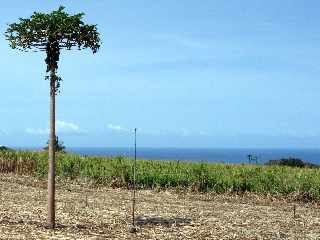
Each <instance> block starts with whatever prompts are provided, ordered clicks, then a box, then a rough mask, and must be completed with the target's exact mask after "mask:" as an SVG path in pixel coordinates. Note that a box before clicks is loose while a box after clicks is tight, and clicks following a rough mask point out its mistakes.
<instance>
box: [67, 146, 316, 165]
mask: <svg viewBox="0 0 320 240" xmlns="http://www.w3.org/2000/svg"><path fill="white" fill-rule="evenodd" d="M67 151H69V152H74V153H78V154H81V155H88V156H120V155H121V156H128V157H133V156H134V149H133V148H102V147H101V148H89V147H81V148H80V147H78V148H77V147H70V148H67ZM249 154H250V155H252V156H256V157H257V161H258V163H264V162H266V161H268V160H271V159H280V158H288V157H291V158H300V159H302V160H304V161H307V162H311V163H315V164H320V149H255V148H252V149H250V148H246V149H245V148H241V149H235V148H230V149H227V148H224V149H222V148H219V149H218V148H210V149H209V148H137V158H139V159H152V160H187V161H208V162H224V163H248V155H249Z"/></svg>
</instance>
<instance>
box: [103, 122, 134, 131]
mask: <svg viewBox="0 0 320 240" xmlns="http://www.w3.org/2000/svg"><path fill="white" fill-rule="evenodd" d="M107 128H108V129H110V130H112V131H115V132H130V131H131V130H130V129H128V128H124V127H122V126H120V125H114V124H111V123H109V124H108V125H107Z"/></svg>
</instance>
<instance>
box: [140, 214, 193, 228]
mask: <svg viewBox="0 0 320 240" xmlns="http://www.w3.org/2000/svg"><path fill="white" fill-rule="evenodd" d="M191 222H192V220H191V219H190V218H180V217H175V218H163V217H147V216H139V217H137V218H136V223H137V225H140V226H145V225H162V226H167V227H170V226H172V225H178V226H179V225H188V224H191Z"/></svg>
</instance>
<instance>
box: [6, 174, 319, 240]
mask: <svg viewBox="0 0 320 240" xmlns="http://www.w3.org/2000/svg"><path fill="white" fill-rule="evenodd" d="M0 183H1V185H0V239H28V240H29V239H320V208H319V206H318V204H316V203H302V202H300V203H297V202H288V200H286V199H280V198H277V199H274V198H272V197H260V196H257V195H243V196H237V195H216V194H199V193H190V192H181V191H180V192H178V191H177V190H170V191H169V190H168V191H155V190H140V191H138V193H137V206H136V207H137V211H136V219H135V220H136V230H137V231H136V232H135V233H131V232H130V230H131V223H132V214H131V211H132V210H131V209H132V202H131V197H132V192H131V191H129V190H125V189H112V188H105V187H93V186H91V185H90V183H85V182H79V181H78V182H76V181H72V182H71V181H70V182H66V181H58V187H57V195H56V198H57V215H56V219H57V227H56V229H55V230H50V229H47V228H46V227H45V222H46V193H47V192H46V182H44V181H40V180H38V179H36V178H32V177H23V176H15V175H8V174H0ZM294 206H296V214H295V216H294V211H293V209H294Z"/></svg>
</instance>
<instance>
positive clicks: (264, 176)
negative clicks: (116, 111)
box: [0, 151, 320, 200]
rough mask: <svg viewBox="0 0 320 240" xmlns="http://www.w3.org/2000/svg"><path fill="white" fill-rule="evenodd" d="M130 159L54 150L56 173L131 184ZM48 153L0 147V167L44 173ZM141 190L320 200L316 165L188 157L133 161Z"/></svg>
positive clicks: (100, 182) (98, 181) (20, 172)
mask: <svg viewBox="0 0 320 240" xmlns="http://www.w3.org/2000/svg"><path fill="white" fill-rule="evenodd" d="M132 167H133V160H132V159H130V158H127V157H121V156H119V157H84V156H80V155H77V154H70V153H58V154H57V163H56V173H57V175H58V176H60V177H62V178H70V179H75V178H86V179H90V180H92V181H94V182H95V183H97V184H103V185H108V186H112V187H125V188H131V186H132V184H133V171H132ZM47 169H48V154H47V153H46V152H24V151H16V152H12V151H10V152H9V151H1V152H0V172H5V173H9V172H11V173H16V174H24V175H35V176H38V177H45V176H46V175H47ZM137 173H138V174H137V179H136V184H137V187H138V188H140V189H153V188H158V189H165V188H180V189H181V188H184V189H190V190H191V191H198V192H216V193H228V192H234V193H238V194H239V193H244V192H253V193H258V194H269V195H270V194H272V195H281V196H287V195H292V194H295V195H297V196H299V197H300V198H301V199H306V200H320V169H318V168H292V167H288V166H277V165H272V166H264V165H246V164H238V165H232V164H221V163H207V162H187V161H155V160H152V161H151V160H138V161H137Z"/></svg>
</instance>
